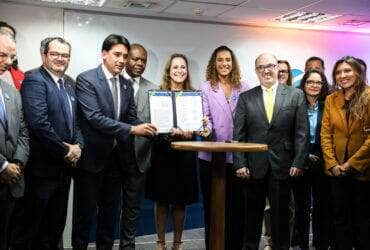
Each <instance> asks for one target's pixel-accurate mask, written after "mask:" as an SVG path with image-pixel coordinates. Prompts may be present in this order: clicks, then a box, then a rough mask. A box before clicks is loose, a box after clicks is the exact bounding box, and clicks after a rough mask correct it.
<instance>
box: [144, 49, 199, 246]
mask: <svg viewBox="0 0 370 250" xmlns="http://www.w3.org/2000/svg"><path fill="white" fill-rule="evenodd" d="M160 89H161V90H172V91H182V90H191V89H192V87H191V83H190V75H189V71H188V60H187V58H186V57H185V56H184V55H182V54H173V55H171V57H170V58H169V60H168V61H167V63H166V65H165V68H164V73H163V80H162V84H161V85H160ZM193 136H194V134H193V132H190V131H182V130H181V129H178V128H173V129H172V131H171V133H170V134H164V135H158V136H157V137H156V139H155V140H154V142H153V146H152V167H151V169H150V170H149V171H148V175H147V183H146V184H147V185H146V192H145V193H146V197H147V198H149V199H151V200H153V201H154V202H155V208H154V210H155V211H154V212H155V222H156V229H157V236H158V241H157V250H163V249H165V234H166V228H167V217H168V212H169V208H170V206H171V207H172V210H173V211H172V213H173V215H172V219H173V226H174V239H173V247H172V249H174V250H179V249H182V248H181V237H182V231H183V226H184V220H185V207H186V205H189V204H191V203H194V202H196V201H197V199H198V183H197V175H196V153H195V152H187V151H176V150H173V149H171V142H172V141H176V140H181V141H184V140H192V139H193Z"/></svg>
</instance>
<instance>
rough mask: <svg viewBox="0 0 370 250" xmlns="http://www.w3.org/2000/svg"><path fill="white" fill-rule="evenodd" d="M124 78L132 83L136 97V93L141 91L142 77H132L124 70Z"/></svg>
mask: <svg viewBox="0 0 370 250" xmlns="http://www.w3.org/2000/svg"><path fill="white" fill-rule="evenodd" d="M122 76H123V77H124V78H125V79H127V80H129V81H131V83H132V87H133V88H134V96H136V93H137V91H138V90H139V86H140V85H139V84H140V78H141V77H140V76H137V77H131V76H130V75H129V74H128V73H127V71H126V69H124V70H123V72H122Z"/></svg>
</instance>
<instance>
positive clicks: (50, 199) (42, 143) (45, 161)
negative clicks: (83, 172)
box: [12, 38, 83, 250]
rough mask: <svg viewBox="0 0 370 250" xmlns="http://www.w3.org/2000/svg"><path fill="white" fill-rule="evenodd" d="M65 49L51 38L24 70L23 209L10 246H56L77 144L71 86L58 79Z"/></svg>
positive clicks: (78, 134) (65, 65) (79, 138)
mask: <svg viewBox="0 0 370 250" xmlns="http://www.w3.org/2000/svg"><path fill="white" fill-rule="evenodd" d="M70 53H71V46H70V44H69V43H68V42H67V41H66V40H64V39H63V38H53V39H51V40H50V41H49V42H48V43H47V44H46V46H45V51H44V59H43V65H42V66H41V67H40V68H37V69H34V70H31V71H28V72H26V77H25V80H24V82H23V85H22V88H21V94H22V101H23V104H24V111H25V117H26V121H27V123H28V128H29V132H30V143H31V153H30V160H29V162H28V164H27V168H26V173H25V178H26V186H27V189H26V193H25V197H24V201H23V202H24V207H25V213H24V216H23V223H22V225H21V226H20V227H19V228H16V229H15V232H14V236H13V242H12V245H13V248H14V249H19V250H20V249H34V250H36V249H38V250H39V249H50V250H51V249H58V245H59V241H60V238H61V235H62V233H63V230H64V226H65V221H66V216H67V205H68V195H69V188H70V182H71V170H72V169H73V168H75V167H76V164H77V161H78V160H79V158H80V156H81V148H82V145H83V139H82V135H81V132H80V129H79V126H78V120H77V117H76V111H77V100H76V95H75V90H74V88H73V83H71V82H70V81H69V80H66V79H65V78H64V76H65V71H66V70H67V68H68V65H69V62H70Z"/></svg>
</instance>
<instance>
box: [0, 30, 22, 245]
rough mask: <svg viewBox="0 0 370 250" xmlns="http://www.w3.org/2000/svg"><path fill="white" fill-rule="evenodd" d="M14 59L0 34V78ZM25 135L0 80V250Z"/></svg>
mask: <svg viewBox="0 0 370 250" xmlns="http://www.w3.org/2000/svg"><path fill="white" fill-rule="evenodd" d="M15 55H16V46H15V41H14V39H13V38H12V37H11V36H9V35H8V34H6V33H3V32H0V75H1V74H3V73H4V72H5V71H6V70H8V68H9V67H10V66H11V65H12V61H13V59H14V58H15ZM28 140H29V138H28V132H27V128H26V124H25V121H24V119H23V109H22V102H21V98H20V95H19V93H18V91H17V90H16V89H15V88H14V87H13V86H11V85H9V84H5V83H4V82H3V81H1V80H0V250H5V249H8V235H9V232H8V228H9V223H10V218H11V216H12V213H13V209H14V205H15V200H16V198H19V197H21V196H23V193H24V180H23V167H24V166H25V164H26V161H27V159H28V154H29V144H28Z"/></svg>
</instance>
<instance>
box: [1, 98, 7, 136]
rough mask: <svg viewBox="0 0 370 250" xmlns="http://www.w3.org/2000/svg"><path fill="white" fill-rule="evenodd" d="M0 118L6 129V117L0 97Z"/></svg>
mask: <svg viewBox="0 0 370 250" xmlns="http://www.w3.org/2000/svg"><path fill="white" fill-rule="evenodd" d="M0 120H1V123H2V124H3V126H4V129H5V130H6V131H8V119H7V118H6V113H5V105H4V102H3V100H2V98H0Z"/></svg>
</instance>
